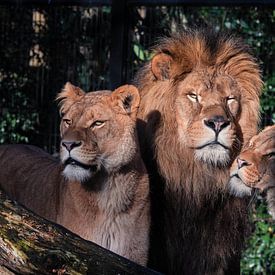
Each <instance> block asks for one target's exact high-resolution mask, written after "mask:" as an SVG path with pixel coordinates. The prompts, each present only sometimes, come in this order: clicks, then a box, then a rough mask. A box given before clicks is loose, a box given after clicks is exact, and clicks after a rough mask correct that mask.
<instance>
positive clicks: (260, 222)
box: [241, 199, 275, 275]
mask: <svg viewBox="0 0 275 275" xmlns="http://www.w3.org/2000/svg"><path fill="white" fill-rule="evenodd" d="M252 220H253V223H254V225H255V229H254V233H253V235H252V236H251V238H250V239H249V241H248V247H247V249H246V250H245V252H244V253H243V257H242V261H241V270H242V274H244V275H252V274H265V275H267V274H274V273H275V261H274V259H275V226H274V224H272V221H271V217H270V215H269V214H268V213H267V208H266V205H265V203H263V200H262V199H259V200H258V202H257V207H256V209H255V210H254V213H253V214H252Z"/></svg>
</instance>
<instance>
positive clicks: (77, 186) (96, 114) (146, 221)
mask: <svg viewBox="0 0 275 275" xmlns="http://www.w3.org/2000/svg"><path fill="white" fill-rule="evenodd" d="M58 99H59V100H61V112H62V116H63V118H62V121H61V161H62V163H60V161H59V160H56V159H54V158H53V157H51V156H50V155H49V154H47V153H45V152H43V151H42V150H40V149H38V148H36V147H33V146H26V145H6V146H0V167H1V168H0V186H1V188H3V189H4V190H5V191H6V192H7V193H8V194H9V195H10V196H11V197H12V198H13V199H15V200H18V201H19V202H21V203H22V204H23V205H25V206H26V207H28V208H29V209H31V210H33V211H34V212H36V213H37V214H39V215H41V216H43V217H45V218H47V219H49V220H51V221H54V222H57V223H59V224H61V225H63V226H64V227H66V228H68V229H69V230H71V231H73V232H74V233H76V234H78V235H80V236H81V237H83V238H85V239H87V240H90V241H93V242H95V243H97V244H99V245H101V246H103V247H105V248H107V249H109V250H112V251H113V252H116V253H117V254H119V255H122V256H124V257H126V258H128V259H130V260H133V261H135V262H137V263H139V264H142V265H146V262H147V254H148V245H149V226H150V217H149V214H150V213H149V212H150V201H149V181H148V176H147V172H146V169H145V166H144V164H143V162H142V160H141V157H140V153H139V148H138V142H137V135H136V129H135V128H136V112H137V107H138V104H139V95H138V91H137V89H136V88H135V87H133V86H129V85H128V86H127V85H125V86H123V87H120V88H119V89H117V90H116V91H114V92H113V93H110V91H99V92H93V93H87V94H85V93H84V92H83V91H81V90H80V89H79V88H77V87H74V86H73V85H71V84H69V83H68V84H67V85H66V86H65V88H64V90H63V91H62V92H61V93H60V94H59V95H58ZM70 142H75V147H72V150H70V151H68V150H67V147H68V146H69V144H70ZM66 146H67V147H66ZM70 157H71V158H72V159H74V160H71V161H70V162H68V159H69V158H70ZM74 161H78V162H79V164H80V163H82V166H79V165H76V163H75V162H74ZM84 165H86V166H84ZM83 167H84V168H83ZM88 167H90V168H88ZM92 168H93V169H92Z"/></svg>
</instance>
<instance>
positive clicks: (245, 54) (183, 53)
mask: <svg viewBox="0 0 275 275" xmlns="http://www.w3.org/2000/svg"><path fill="white" fill-rule="evenodd" d="M153 52H154V57H153V59H152V61H150V62H148V63H147V64H145V66H144V67H143V68H141V69H140V70H139V71H138V73H137V75H136V77H135V79H134V83H135V85H136V86H137V87H138V88H139V91H140V94H141V105H140V108H139V114H138V117H139V119H140V121H139V124H140V125H139V133H140V143H141V144H142V146H141V147H142V148H143V155H144V158H145V159H146V163H147V166H148V167H149V168H148V169H149V170H150V173H151V174H152V179H151V184H152V186H153V187H152V188H153V189H154V190H153V192H155V193H159V192H160V193H161V192H162V191H161V190H159V187H158V186H159V185H160V181H162V182H163V184H164V197H165V198H164V201H165V203H164V204H163V207H164V213H165V214H164V216H165V215H166V218H167V219H166V223H167V224H168V223H170V224H169V226H168V225H167V224H164V233H163V235H164V236H162V237H161V238H166V237H167V236H168V235H174V236H177V243H173V240H172V241H171V239H173V238H176V237H167V238H168V239H169V240H168V241H166V243H165V244H164V245H166V246H167V253H168V258H170V263H168V264H166V266H165V267H163V270H164V271H166V272H168V273H177V272H182V273H184V274H185V272H186V273H187V274H189V273H188V272H190V274H204V272H208V271H209V268H210V266H211V268H213V269H215V268H217V266H219V268H221V269H224V268H229V267H228V259H229V258H232V257H235V256H236V255H239V253H240V250H241V247H242V246H243V241H244V236H245V232H246V231H247V213H246V206H245V201H241V200H239V199H235V198H234V199H233V198H231V197H229V195H228V192H227V189H226V183H227V181H228V176H229V167H230V164H231V163H232V161H233V158H234V157H235V156H236V155H237V154H238V153H239V151H240V150H241V147H242V144H245V143H247V142H248V140H249V139H250V138H251V137H252V136H253V135H254V134H255V133H256V132H257V126H258V121H259V95H260V91H261V87H262V80H261V76H260V70H259V67H258V65H257V63H256V61H255V59H254V58H253V57H252V56H251V55H250V53H249V48H248V47H247V46H246V45H244V44H243V43H242V42H241V40H240V39H236V38H233V37H231V36H229V35H225V34H221V33H217V32H214V31H209V30H187V31H183V32H179V33H176V34H173V35H172V36H171V37H166V38H163V39H162V40H160V41H159V43H158V44H157V45H156V46H155V47H154V49H153ZM195 72H203V75H204V76H205V79H208V80H209V81H208V83H207V85H209V87H211V86H212V84H213V83H212V79H215V78H216V77H218V76H219V75H221V74H222V75H226V76H228V77H230V78H231V79H232V80H233V81H234V84H236V86H237V87H238V89H239V90H240V98H241V114H240V115H239V117H238V121H237V128H238V129H237V131H238V133H237V134H238V139H237V141H238V143H237V145H235V149H234V154H233V155H232V158H231V161H230V163H228V165H227V166H226V167H219V166H211V165H209V164H206V163H202V162H201V161H199V160H197V159H196V158H195V157H194V149H192V148H189V147H188V146H184V145H182V144H181V142H180V140H179V135H178V128H179V127H180V126H179V125H178V123H177V120H176V117H175V116H176V115H175V113H176V112H175V108H176V104H177V103H176V99H177V96H178V95H177V89H176V87H177V85H178V84H179V83H180V82H182V81H184V80H185V79H186V77H187V76H188V75H191V74H193V73H195ZM152 159H154V160H155V164H153V165H152V164H151V162H152ZM154 165H155V166H154ZM156 171H158V172H159V175H157V174H156ZM159 176H160V177H161V178H159ZM155 189H157V190H155ZM154 196H156V195H153V199H154ZM157 203H158V205H159V204H160V202H157ZM153 208H154V206H153ZM156 208H157V210H156V211H160V210H159V209H160V208H159V207H158V206H157V207H156ZM231 209H232V210H231ZM154 215H156V216H155V217H154ZM158 215H160V214H159V213H157V214H156V213H153V222H154V224H155V226H156V227H160V226H162V225H160V223H159V221H156V220H157V219H159V218H161V217H159V216H158ZM160 216H161V215H160ZM171 217H175V218H174V219H172V221H171ZM205 219H208V221H206V220H205ZM217 223H229V224H230V225H231V226H232V230H231V231H230V230H229V231H230V232H226V230H227V229H225V228H223V227H222V225H217ZM206 224H208V225H206ZM210 224H211V226H213V228H214V227H217V228H216V230H217V231H218V235H219V236H218V237H219V238H221V239H220V240H219V244H218V243H216V242H217V239H216V236H214V235H213V236H211V234H212V233H211V230H210V228H209V226H210ZM211 226H210V227H211ZM190 228H192V229H190ZM155 230H159V228H158V229H155ZM190 230H191V231H192V230H193V231H194V232H193V233H190V232H191V231H190ZM153 231H154V229H153ZM153 234H154V233H153ZM186 236H187V237H186ZM202 236H204V237H202ZM156 238H159V237H158V236H157V237H156ZM201 238H207V239H208V240H209V242H208V241H206V240H203V239H201ZM159 241H160V240H157V241H156V243H157V242H159ZM196 241H197V242H198V244H194V242H196ZM154 245H155V243H154V240H153V244H152V247H153V248H152V251H153V252H152V253H156V251H155V250H154ZM212 246H213V249H212V248H210V247H212ZM194 247H195V248H194ZM195 249H198V250H200V251H197V252H194V251H193V250H195ZM209 249H210V250H209ZM188 250H190V251H193V252H192V253H193V254H192V253H189V252H188ZM179 251H182V256H181V257H178V256H177V253H179ZM206 251H208V252H206ZM209 251H211V253H212V254H211V253H210V252H209ZM204 253H206V254H207V253H208V256H207V257H205V256H204V255H203V254H204ZM189 254H190V255H189ZM210 254H211V255H210ZM191 255H193V256H194V255H195V257H196V259H201V258H204V257H205V259H203V260H202V262H201V263H200V264H197V263H198V262H197V261H199V260H197V261H195V260H193V261H191V260H190V259H189V257H190V258H191V257H192V256H191ZM164 257H165V256H164ZM215 257H217V258H219V259H220V260H217V259H215ZM162 261H165V260H163V259H159V258H158V259H157V260H156V262H162ZM190 261H191V262H190ZM219 261H220V262H219ZM158 265H159V264H156V267H155V266H154V264H153V266H154V267H155V268H158V267H159V266H158ZM167 265H168V266H169V265H170V270H169V267H168V269H167ZM212 265H213V266H212ZM211 268H210V269H211ZM160 269H161V267H160ZM192 272H193V273H192Z"/></svg>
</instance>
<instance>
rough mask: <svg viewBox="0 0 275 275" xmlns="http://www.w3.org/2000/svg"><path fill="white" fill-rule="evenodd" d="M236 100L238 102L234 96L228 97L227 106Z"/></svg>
mask: <svg viewBox="0 0 275 275" xmlns="http://www.w3.org/2000/svg"><path fill="white" fill-rule="evenodd" d="M234 100H236V98H235V97H234V96H228V97H227V98H226V102H227V104H230V103H232V102H233V101H234Z"/></svg>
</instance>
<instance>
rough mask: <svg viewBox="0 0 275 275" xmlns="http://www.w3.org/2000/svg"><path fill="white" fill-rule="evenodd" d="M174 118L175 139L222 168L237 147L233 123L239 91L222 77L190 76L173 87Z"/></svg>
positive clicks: (226, 77)
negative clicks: (175, 120)
mask: <svg viewBox="0 0 275 275" xmlns="http://www.w3.org/2000/svg"><path fill="white" fill-rule="evenodd" d="M177 92H178V96H177V99H176V119H177V123H178V125H179V127H178V131H179V137H180V139H181V142H182V143H184V144H185V145H186V146H188V147H190V148H193V149H194V154H195V157H196V158H197V159H198V160H200V161H203V162H206V163H209V164H211V165H214V166H225V165H227V164H228V163H229V161H230V159H231V158H232V152H233V150H236V148H240V137H239V136H238V131H237V126H236V122H237V121H238V118H239V116H240V111H241V110H240V101H241V97H240V91H239V89H238V87H237V84H236V83H235V82H234V80H233V79H232V78H231V77H230V76H228V75H225V74H220V75H214V74H213V73H212V74H211V72H208V71H199V72H192V73H190V74H189V75H188V76H187V77H186V78H185V79H184V80H183V81H181V82H179V83H178V86H177Z"/></svg>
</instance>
